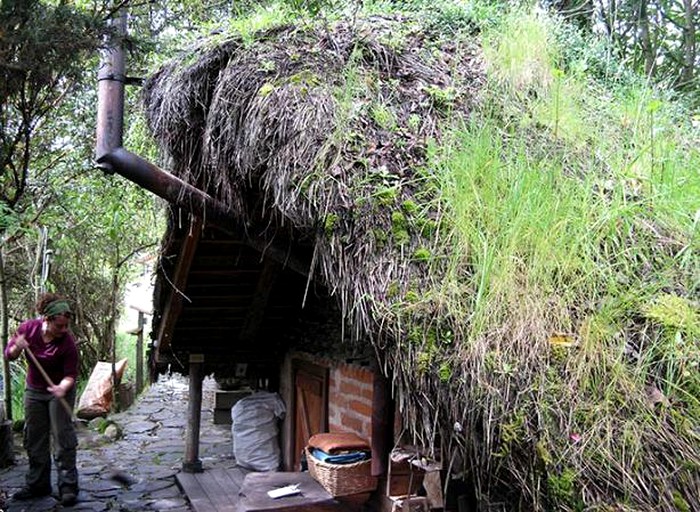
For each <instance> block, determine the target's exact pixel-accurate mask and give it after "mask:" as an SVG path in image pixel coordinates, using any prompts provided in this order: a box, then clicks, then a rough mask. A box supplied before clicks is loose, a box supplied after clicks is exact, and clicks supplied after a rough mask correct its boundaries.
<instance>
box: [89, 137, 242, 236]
mask: <svg viewBox="0 0 700 512" xmlns="http://www.w3.org/2000/svg"><path fill="white" fill-rule="evenodd" d="M97 164H98V165H99V166H100V167H101V168H103V169H105V168H108V169H110V172H116V173H117V174H119V175H120V176H123V177H124V178H126V179H128V180H129V181H131V182H133V183H136V184H137V185H139V186H140V187H142V188H145V189H146V190H148V191H149V192H152V193H153V194H155V195H157V196H158V197H161V198H163V199H165V200H166V201H168V202H169V203H171V204H173V205H176V206H179V207H181V208H184V209H185V210H187V211H189V212H192V213H194V214H196V215H200V216H202V217H203V218H206V219H207V220H208V221H210V222H213V223H215V224H216V223H218V224H220V225H222V226H227V225H229V226H230V225H232V223H233V220H234V219H235V217H234V216H233V213H232V212H231V211H230V210H229V209H228V208H227V207H226V206H225V205H224V204H223V203H221V202H220V201H218V200H216V199H215V198H213V197H212V196H210V195H209V194H207V193H206V192H204V191H202V190H199V189H198V188H195V187H193V186H192V185H190V184H189V183H186V182H184V181H182V180H181V179H180V178H178V177H177V176H173V175H172V174H170V173H168V172H165V171H164V170H162V169H161V168H160V167H158V166H156V165H153V164H152V163H151V162H149V161H148V160H146V159H144V158H141V157H140V156H138V155H135V154H134V153H132V152H130V151H127V150H126V149H124V148H122V147H119V148H116V149H114V150H112V151H110V152H108V153H105V154H103V155H102V156H100V157H99V158H98V159H97Z"/></svg>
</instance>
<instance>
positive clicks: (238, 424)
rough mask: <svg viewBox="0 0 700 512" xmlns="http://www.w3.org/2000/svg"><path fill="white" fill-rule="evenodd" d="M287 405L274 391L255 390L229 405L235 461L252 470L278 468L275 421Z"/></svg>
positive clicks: (276, 422)
mask: <svg viewBox="0 0 700 512" xmlns="http://www.w3.org/2000/svg"><path fill="white" fill-rule="evenodd" d="M285 412H286V408H285V406H284V402H283V401H282V398H281V397H280V396H279V394H277V393H269V392H267V391H258V392H256V393H254V394H252V395H250V396H247V397H245V398H242V399H240V400H239V401H238V402H236V404H235V405H234V406H233V407H232V408H231V435H232V437H233V456H234V457H236V463H237V464H238V465H239V466H242V467H244V468H248V469H252V470H253V471H277V470H278V469H279V466H280V446H279V440H278V432H279V429H278V426H277V424H278V421H279V420H280V419H282V418H284V414H285Z"/></svg>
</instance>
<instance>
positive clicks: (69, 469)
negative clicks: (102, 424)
mask: <svg viewBox="0 0 700 512" xmlns="http://www.w3.org/2000/svg"><path fill="white" fill-rule="evenodd" d="M65 399H66V401H67V402H68V403H69V404H70V406H71V408H72V407H73V404H74V403H75V387H74V388H73V389H71V390H70V392H68V393H67V394H66V396H65ZM24 414H25V416H26V417H25V423H24V449H25V450H27V456H28V457H29V471H28V472H27V476H26V482H27V486H28V487H29V488H30V489H32V490H35V491H44V492H50V490H51V444H53V457H54V461H55V463H56V472H57V473H58V482H57V483H58V489H59V493H61V494H63V493H64V492H66V491H71V492H74V493H77V491H78V470H77V469H76V467H75V457H76V448H77V446H78V438H77V436H76V435H75V427H74V425H73V418H72V417H71V415H69V414H68V411H67V410H66V409H65V407H64V406H63V405H62V404H61V403H60V401H59V400H58V399H57V398H56V397H54V396H53V395H52V394H51V393H49V392H48V391H38V390H36V389H30V388H27V389H25V391H24Z"/></svg>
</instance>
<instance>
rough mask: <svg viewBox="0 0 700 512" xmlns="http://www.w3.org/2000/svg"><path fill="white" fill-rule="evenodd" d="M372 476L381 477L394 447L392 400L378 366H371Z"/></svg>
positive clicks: (387, 385) (388, 384)
mask: <svg viewBox="0 0 700 512" xmlns="http://www.w3.org/2000/svg"><path fill="white" fill-rule="evenodd" d="M372 370H373V373H374V383H373V386H372V391H373V392H372V443H371V445H372V476H383V475H385V474H386V473H387V469H388V467H389V451H390V450H391V448H392V446H393V445H394V400H393V399H392V397H391V383H390V382H389V379H387V378H386V377H384V375H383V374H382V370H381V368H380V367H379V365H378V364H376V363H375V364H373V365H372Z"/></svg>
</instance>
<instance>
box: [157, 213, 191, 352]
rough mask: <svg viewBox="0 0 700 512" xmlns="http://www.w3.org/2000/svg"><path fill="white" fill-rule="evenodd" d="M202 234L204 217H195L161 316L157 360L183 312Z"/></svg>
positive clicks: (179, 256)
mask: <svg viewBox="0 0 700 512" xmlns="http://www.w3.org/2000/svg"><path fill="white" fill-rule="evenodd" d="M201 234H202V218H201V217H194V218H193V219H192V220H191V222H190V230H189V234H188V236H187V238H186V239H185V240H184V242H183V243H182V246H181V247H180V254H179V255H178V258H177V264H176V266H175V271H174V272H173V276H172V279H171V281H172V289H171V290H170V296H169V297H168V302H167V303H166V304H165V308H164V309H163V317H162V318H161V321H160V329H159V330H158V337H157V338H156V343H157V347H156V360H158V359H159V355H160V353H161V352H162V351H164V350H166V349H167V348H169V347H170V342H171V341H172V335H173V331H174V330H175V322H176V320H177V318H178V316H179V315H180V313H181V312H182V301H183V297H184V290H185V286H186V285H187V278H188V275H189V271H190V266H191V265H192V260H193V259H194V255H195V253H196V251H197V246H198V245H199V239H200V236H201Z"/></svg>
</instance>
